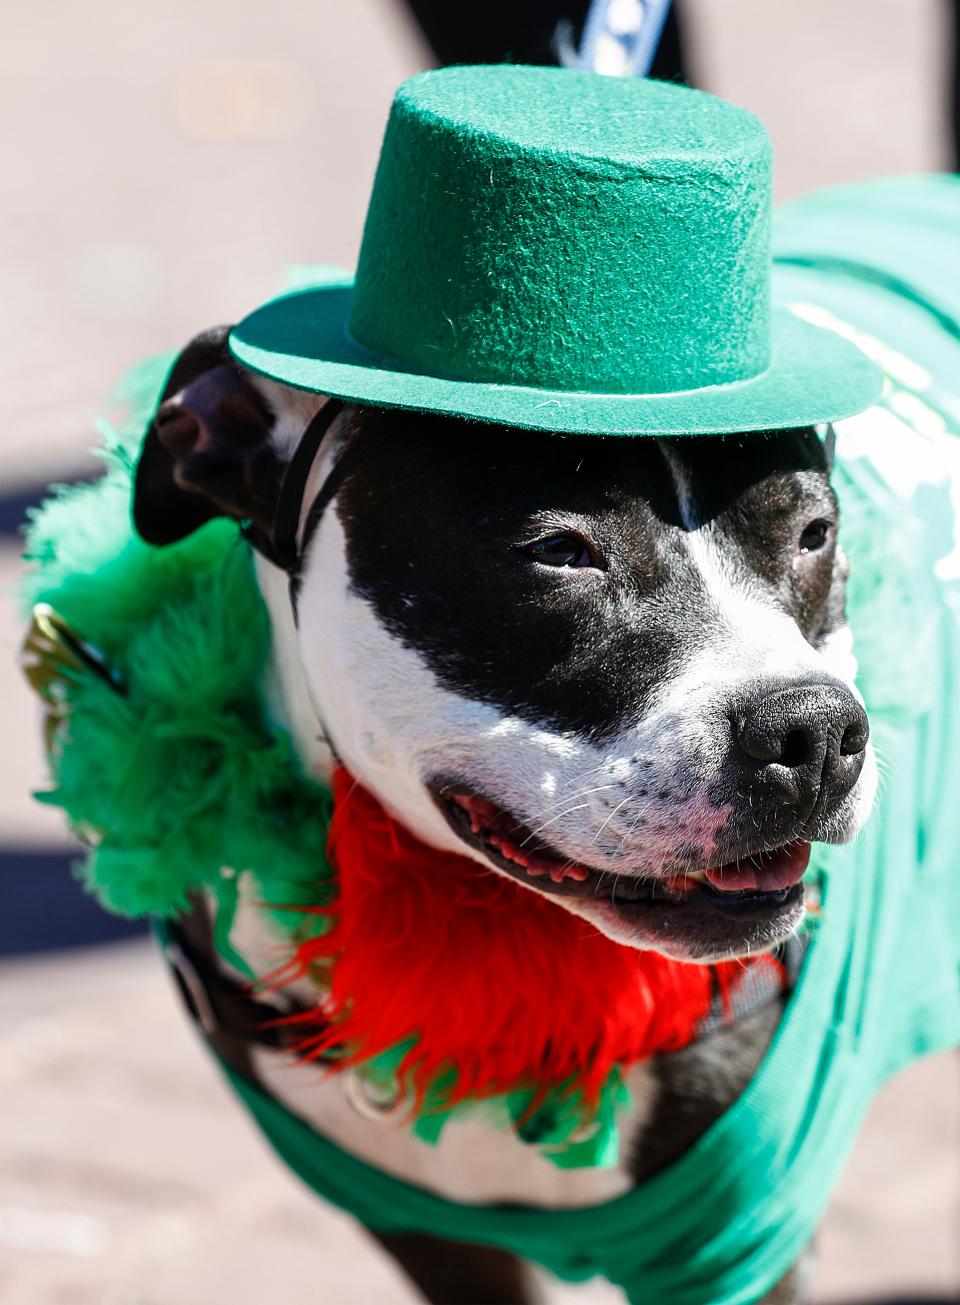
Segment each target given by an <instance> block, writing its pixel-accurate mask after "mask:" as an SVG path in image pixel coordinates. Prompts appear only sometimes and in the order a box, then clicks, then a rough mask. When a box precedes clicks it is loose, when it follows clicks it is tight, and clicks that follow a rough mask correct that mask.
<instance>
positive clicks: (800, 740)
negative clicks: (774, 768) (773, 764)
mask: <svg viewBox="0 0 960 1305" xmlns="http://www.w3.org/2000/svg"><path fill="white" fill-rule="evenodd" d="M812 751H813V749H812V748H811V746H810V737H809V735H808V734H806V733H805V732H804V731H803V730H789V731H788V732H787V733H786V734H785V735H784V738H783V745H782V747H781V749H780V756H779V758H778V760H779V762H780V764H781V766H791V767H796V766H805V765H806V764H807V762H808V761H810V760H811V759H812V757H811V754H812Z"/></svg>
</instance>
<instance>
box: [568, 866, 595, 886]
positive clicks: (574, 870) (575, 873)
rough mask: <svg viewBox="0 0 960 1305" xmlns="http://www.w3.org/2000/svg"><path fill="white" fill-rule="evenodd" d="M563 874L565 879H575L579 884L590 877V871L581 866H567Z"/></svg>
mask: <svg viewBox="0 0 960 1305" xmlns="http://www.w3.org/2000/svg"><path fill="white" fill-rule="evenodd" d="M563 873H564V875H565V877H566V878H567V879H576V881H577V882H578V883H581V884H582V883H583V881H584V880H585V879H587V878H588V877H589V875H590V871H589V870H588V869H587V867H586V866H583V865H568V866H567V867H566V868H565V869H564V872H563Z"/></svg>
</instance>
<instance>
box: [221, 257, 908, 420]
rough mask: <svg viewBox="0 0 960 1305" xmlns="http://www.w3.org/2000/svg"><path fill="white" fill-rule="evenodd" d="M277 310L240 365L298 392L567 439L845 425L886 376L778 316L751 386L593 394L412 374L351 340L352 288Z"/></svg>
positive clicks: (304, 297) (267, 309)
mask: <svg viewBox="0 0 960 1305" xmlns="http://www.w3.org/2000/svg"><path fill="white" fill-rule="evenodd" d="M329 276H330V279H329V281H328V283H326V284H323V285H314V286H312V287H310V288H309V289H306V290H300V291H297V292H296V293H293V294H288V295H284V296H282V297H281V298H279V299H274V300H272V301H271V302H270V303H267V304H265V305H264V306H263V307H262V308H258V309H257V310H256V311H255V312H253V313H251V314H250V316H249V317H246V318H245V319H244V320H243V321H242V322H240V323H239V324H238V325H237V326H235V327H234V328H233V331H232V332H231V334H230V349H231V351H232V353H233V355H234V357H235V358H236V359H237V361H238V362H240V363H242V364H243V365H244V366H245V367H249V368H251V369H252V370H253V371H256V372H260V373H261V374H262V375H264V376H269V377H272V378H273V379H274V380H277V381H283V382H284V383H286V384H287V385H292V386H295V387H296V388H298V389H302V390H310V391H313V392H314V393H320V394H328V395H330V396H331V397H333V398H338V399H346V400H351V401H354V402H356V403H365V404H371V405H373V406H374V407H380V408H405V409H413V410H415V411H420V412H431V413H441V414H445V415H447V416H451V417H463V418H467V419H472V420H476V421H483V422H494V423H497V424H500V425H504V426H518V427H521V428H523V429H526V430H542V431H553V432H556V433H557V434H569V435H722V434H730V433H733V432H736V431H752V430H778V429H786V428H789V427H796V426H812V425H815V424H817V423H818V422H829V421H837V420H838V419H839V418H841V417H849V416H852V415H853V414H854V413H857V412H862V411H863V410H864V409H865V408H868V407H869V406H870V405H871V404H872V403H873V402H874V401H875V400H876V399H877V398H878V396H879V394H880V390H881V388H882V376H881V373H880V371H879V370H878V369H877V367H876V366H875V365H874V364H873V363H872V362H870V360H869V359H868V358H867V357H866V356H865V355H864V354H862V353H861V352H860V350H859V349H857V348H856V346H855V345H853V344H851V343H850V342H849V341H847V340H844V339H842V338H841V337H840V336H839V335H837V334H835V333H834V332H833V331H829V330H825V329H823V328H821V327H817V326H812V325H810V324H809V323H808V322H804V321H801V320H800V319H799V318H797V317H794V316H793V315H792V314H790V313H788V312H786V311H784V310H782V309H774V311H773V314H772V345H773V347H772V361H771V364H770V367H769V368H768V369H767V370H766V371H765V372H763V373H761V374H760V375H759V376H756V377H753V378H751V379H750V380H745V381H736V382H734V383H733V384H730V385H712V386H708V387H705V388H702V389H697V390H683V391H674V392H672V393H669V394H587V393H580V392H577V393H571V392H570V391H566V390H546V389H533V388H531V387H529V386H523V385H504V384H491V383H489V382H484V381H462V380H451V379H449V378H446V377H442V376H424V375H421V374H418V373H415V372H410V371H404V370H403V369H402V367H401V366H400V365H399V364H398V363H396V362H395V361H393V360H389V359H384V358H382V357H379V356H378V355H376V354H373V353H370V352H369V351H368V350H366V349H364V348H363V347H362V346H361V345H359V344H357V343H356V342H355V341H353V340H352V339H351V338H350V336H349V333H348V331H347V322H348V320H349V313H350V299H351V293H352V281H351V279H350V277H349V276H348V275H346V274H342V273H341V274H333V273H330V274H329Z"/></svg>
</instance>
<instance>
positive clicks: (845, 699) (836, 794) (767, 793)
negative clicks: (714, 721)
mask: <svg viewBox="0 0 960 1305" xmlns="http://www.w3.org/2000/svg"><path fill="white" fill-rule="evenodd" d="M869 736H870V726H869V724H868V723H867V716H866V712H865V711H864V710H863V708H862V707H861V706H860V704H859V702H857V700H856V698H855V697H854V696H853V694H852V693H851V692H850V690H849V689H847V688H845V687H844V685H842V684H840V683H838V682H836V681H828V682H823V681H820V682H818V683H813V684H797V685H791V686H790V687H789V688H777V689H775V690H773V691H771V692H767V693H765V694H762V695H761V696H758V697H757V698H755V699H754V700H753V701H752V702H751V703H750V704H749V705H748V707H747V709H746V711H745V712H744V714H743V715H742V717H741V718H740V720H739V722H738V730H737V743H738V746H739V748H740V752H741V764H742V765H743V766H744V767H745V769H747V770H748V771H750V772H751V773H752V783H751V784H750V787H751V789H752V790H754V791H755V793H756V794H757V796H762V797H763V798H764V799H765V801H766V802H768V803H769V804H770V805H773V806H780V807H791V808H794V809H796V811H797V812H798V814H800V813H801V812H807V813H809V812H811V811H812V810H813V808H814V807H815V806H816V805H817V803H818V801H819V802H821V804H822V805H825V804H830V803H836V802H839V801H840V800H841V799H842V798H844V797H846V795H847V794H848V793H849V792H850V790H851V789H852V788H853V786H854V784H855V783H856V782H857V779H858V778H859V775H860V771H861V770H862V769H863V762H864V758H865V756H866V747H867V739H868V738H869Z"/></svg>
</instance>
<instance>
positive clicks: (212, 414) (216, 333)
mask: <svg viewBox="0 0 960 1305" xmlns="http://www.w3.org/2000/svg"><path fill="white" fill-rule="evenodd" d="M229 332H230V327H228V326H220V327H215V328H213V329H212V330H210V331H204V332H203V334H202V335H198V336H197V337H196V338H195V339H193V340H191V341H190V343H189V344H188V345H187V347H186V348H185V349H184V350H183V352H182V353H181V354H180V355H179V357H178V358H177V360H176V362H175V363H174V364H173V367H172V369H171V371H170V375H169V377H168V378H167V383H166V385H165V386H164V390H163V394H162V395H161V398H160V403H159V406H158V407H157V410H156V412H155V413H154V415H153V418H152V420H151V422H150V425H149V426H148V427H147V432H146V435H145V437H144V441H143V447H142V450H141V453H140V460H139V462H138V463H137V472H136V479H135V482H134V494H133V524H134V526H135V527H136V530H137V533H138V534H139V535H140V536H141V538H142V539H145V540H146V541H147V543H149V544H172V543H175V542H176V541H177V540H179V539H183V538H184V537H185V536H187V535H189V534H192V532H193V531H194V530H196V529H197V528H198V527H199V526H202V525H203V524H204V523H205V522H207V521H209V520H211V519H212V518H213V517H218V516H228V517H234V518H235V519H237V520H246V521H252V522H253V523H254V524H255V525H257V526H258V527H259V528H260V529H261V530H262V531H264V532H265V533H269V531H270V529H271V527H272V525H273V512H274V507H275V505H276V501H277V494H278V493H279V488H280V481H281V479H282V477H283V470H284V464H283V461H282V459H281V457H280V455H279V453H278V452H277V450H276V449H275V448H274V446H273V444H272V442H271V434H272V431H273V427H274V423H275V414H274V413H273V412H272V411H271V410H270V407H269V405H268V404H267V402H266V400H265V399H264V398H263V396H262V395H261V394H260V393H259V391H258V390H257V389H256V388H255V386H254V385H253V383H252V380H251V378H250V375H249V373H248V372H245V371H244V370H243V368H241V367H240V366H238V365H237V363H235V362H234V361H233V360H232V358H231V356H230V352H229V349H228V348H227V337H228V335H229Z"/></svg>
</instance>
